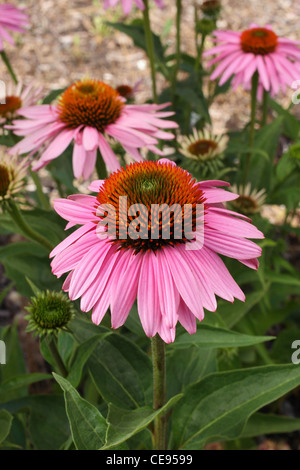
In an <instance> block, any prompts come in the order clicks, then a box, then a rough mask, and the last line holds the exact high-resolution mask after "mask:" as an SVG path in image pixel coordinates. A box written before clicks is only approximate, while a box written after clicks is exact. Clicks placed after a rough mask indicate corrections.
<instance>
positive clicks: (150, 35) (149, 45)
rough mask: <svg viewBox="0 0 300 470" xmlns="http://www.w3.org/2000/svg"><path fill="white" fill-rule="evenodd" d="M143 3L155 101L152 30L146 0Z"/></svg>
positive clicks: (154, 98)
mask: <svg viewBox="0 0 300 470" xmlns="http://www.w3.org/2000/svg"><path fill="white" fill-rule="evenodd" d="M144 5H145V9H144V11H143V15H144V27H145V35H146V46H147V53H148V57H149V61H150V69H151V80H152V93H153V101H154V103H157V91H156V78H155V55H154V43H153V34H152V31H151V24H150V16H149V3H148V0H144Z"/></svg>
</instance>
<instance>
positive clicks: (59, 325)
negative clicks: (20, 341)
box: [26, 290, 74, 337]
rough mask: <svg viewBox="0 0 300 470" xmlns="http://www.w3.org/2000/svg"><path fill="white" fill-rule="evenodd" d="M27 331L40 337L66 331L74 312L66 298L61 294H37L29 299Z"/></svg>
mask: <svg viewBox="0 0 300 470" xmlns="http://www.w3.org/2000/svg"><path fill="white" fill-rule="evenodd" d="M26 310H27V311H28V312H29V314H30V315H27V317H26V318H27V320H28V326H27V331H33V332H34V334H35V335H39V336H40V337H43V336H48V335H52V334H57V333H58V332H59V330H62V329H66V327H67V325H68V323H69V322H70V321H71V319H72V317H73V315H74V310H73V308H72V304H71V302H70V300H69V299H68V297H67V296H66V295H65V294H63V293H62V292H55V291H53V292H52V291H48V290H47V291H46V292H38V293H37V294H36V296H35V297H32V298H31V304H30V305H29V306H28V307H26Z"/></svg>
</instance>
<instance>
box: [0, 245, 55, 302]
mask: <svg viewBox="0 0 300 470" xmlns="http://www.w3.org/2000/svg"><path fill="white" fill-rule="evenodd" d="M0 259H1V263H2V264H3V265H4V268H5V272H6V276H7V278H9V279H11V280H13V281H14V282H15V284H16V287H17V290H18V292H19V293H20V294H22V295H24V296H25V297H31V296H32V290H31V288H30V286H29V285H28V282H27V281H26V276H27V277H29V278H30V279H31V280H32V282H33V283H34V284H35V285H36V286H37V287H38V288H40V289H43V288H44V287H45V286H47V288H48V289H50V290H51V289H53V290H58V289H59V288H61V280H58V279H57V278H56V277H55V276H53V274H52V273H51V267H50V262H49V253H48V251H47V250H46V249H45V248H44V247H41V246H39V245H38V244H36V243H32V242H20V243H13V244H10V245H7V246H4V247H0Z"/></svg>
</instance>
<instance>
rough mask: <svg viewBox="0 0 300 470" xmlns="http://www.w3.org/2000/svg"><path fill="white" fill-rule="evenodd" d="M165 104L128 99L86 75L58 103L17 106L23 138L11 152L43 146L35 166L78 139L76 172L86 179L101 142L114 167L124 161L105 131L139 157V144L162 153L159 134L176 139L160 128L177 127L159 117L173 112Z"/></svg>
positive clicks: (16, 124) (109, 165)
mask: <svg viewBox="0 0 300 470" xmlns="http://www.w3.org/2000/svg"><path fill="white" fill-rule="evenodd" d="M166 106H168V103H167V104H161V105H155V104H144V105H128V104H126V103H125V100H124V98H122V97H121V95H120V94H119V93H118V92H117V91H116V90H114V89H113V88H112V87H110V86H109V85H106V84H105V83H103V82H100V81H99V80H91V79H84V80H82V81H78V82H75V83H74V84H73V85H71V86H70V87H69V88H67V90H66V91H65V92H64V93H63V94H62V95H61V97H60V98H59V100H58V103H57V104H56V105H39V106H33V107H28V108H26V109H22V110H20V111H19V114H20V115H21V116H23V117H25V118H26V119H23V120H17V121H14V122H13V125H12V126H8V128H9V129H12V130H13V131H14V133H15V134H17V135H19V136H25V138H24V139H23V140H22V141H20V142H19V143H18V144H17V145H15V146H14V147H13V149H12V152H19V153H27V152H31V153H32V154H33V153H35V152H37V151H41V156H40V159H39V161H38V162H37V163H36V164H35V165H34V166H33V170H34V171H36V170H39V169H40V168H42V167H44V166H45V165H47V164H48V163H49V162H50V161H51V160H53V159H54V158H57V157H59V156H60V155H61V154H62V153H63V152H64V150H65V149H66V148H67V147H68V146H69V144H70V143H71V142H72V141H74V150H73V170H74V176H75V177H76V178H80V177H81V176H82V177H83V178H84V179H88V178H89V177H90V175H91V174H92V172H93V170H94V168H95V163H96V158H97V150H98V148H99V150H100V153H101V155H102V157H103V160H104V161H105V163H106V166H107V168H108V169H109V170H110V171H112V172H113V171H116V170H118V169H119V168H120V163H119V160H118V158H117V157H116V155H115V154H114V152H113V150H112V149H111V147H110V146H109V144H108V141H107V140H106V138H105V135H107V136H110V137H113V138H114V139H115V140H117V141H118V142H119V143H120V144H121V145H122V147H123V148H124V149H125V151H126V152H127V153H129V154H130V155H131V156H132V157H133V158H134V159H135V160H137V161H141V160H142V157H141V155H140V153H139V151H138V148H142V147H146V148H148V149H149V150H151V151H152V152H154V153H157V154H159V155H161V154H162V152H161V150H159V149H158V148H157V147H156V144H157V143H158V140H157V139H173V138H174V135H173V134H171V133H168V132H164V131H162V130H160V129H159V127H161V128H163V129H169V128H176V127H178V126H177V124H176V123H175V122H173V121H169V120H163V119H161V118H164V117H168V116H171V115H173V114H174V113H173V112H166V111H163V112H162V111H160V110H161V109H163V108H165V107H166Z"/></svg>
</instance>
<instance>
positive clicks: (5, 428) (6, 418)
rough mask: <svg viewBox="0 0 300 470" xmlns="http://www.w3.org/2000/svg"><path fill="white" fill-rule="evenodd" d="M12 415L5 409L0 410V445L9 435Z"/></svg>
mask: <svg viewBox="0 0 300 470" xmlns="http://www.w3.org/2000/svg"><path fill="white" fill-rule="evenodd" d="M12 421H13V416H12V415H11V414H10V413H9V412H8V411H6V410H1V411H0V445H1V444H2V442H3V441H4V440H5V439H6V438H7V436H8V435H9V432H10V429H11V425H12Z"/></svg>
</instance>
